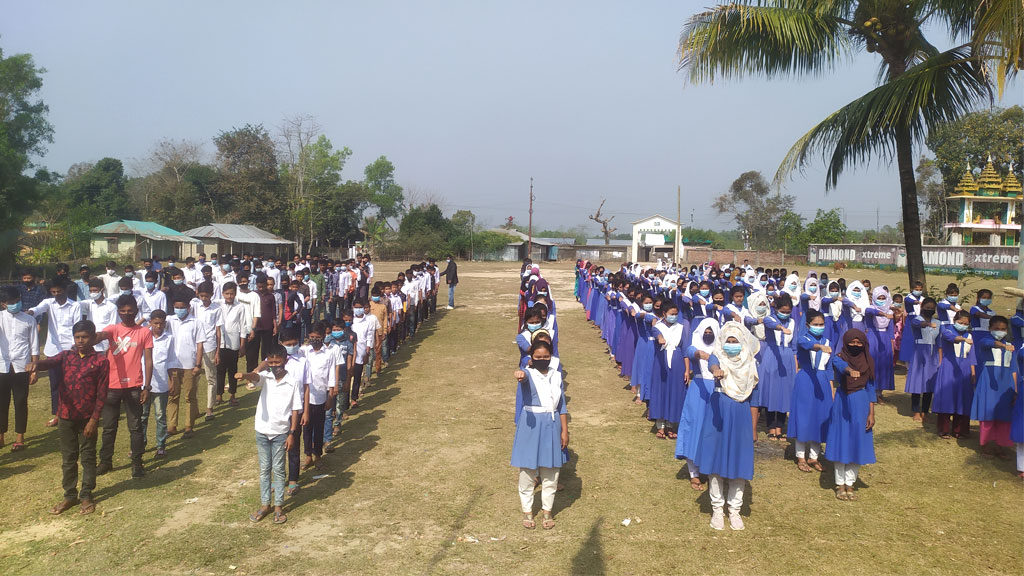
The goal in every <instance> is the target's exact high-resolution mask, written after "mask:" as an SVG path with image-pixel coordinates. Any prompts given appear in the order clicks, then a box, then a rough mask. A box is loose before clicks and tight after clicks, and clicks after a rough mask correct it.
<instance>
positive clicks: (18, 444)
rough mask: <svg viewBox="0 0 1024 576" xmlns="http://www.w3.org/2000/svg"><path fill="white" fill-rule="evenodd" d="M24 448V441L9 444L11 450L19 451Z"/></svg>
mask: <svg viewBox="0 0 1024 576" xmlns="http://www.w3.org/2000/svg"><path fill="white" fill-rule="evenodd" d="M24 449H25V443H24V442H15V443H14V444H11V452H21V451H22V450H24Z"/></svg>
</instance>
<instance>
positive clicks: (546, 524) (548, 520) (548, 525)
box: [541, 510, 555, 530]
mask: <svg viewBox="0 0 1024 576" xmlns="http://www.w3.org/2000/svg"><path fill="white" fill-rule="evenodd" d="M541 526H542V527H543V528H544V529H545V530H551V529H552V528H554V527H555V519H554V518H552V517H551V512H548V511H547V510H545V511H544V521H543V522H542V523H541Z"/></svg>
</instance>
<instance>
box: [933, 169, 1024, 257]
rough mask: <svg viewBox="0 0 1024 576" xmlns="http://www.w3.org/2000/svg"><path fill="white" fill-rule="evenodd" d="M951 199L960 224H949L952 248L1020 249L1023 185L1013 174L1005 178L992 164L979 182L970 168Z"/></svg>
mask: <svg viewBox="0 0 1024 576" xmlns="http://www.w3.org/2000/svg"><path fill="white" fill-rule="evenodd" d="M953 192H954V193H953V195H952V196H949V197H948V200H949V202H950V209H951V210H950V213H951V215H952V214H956V215H957V217H958V219H957V221H956V222H950V223H948V224H946V228H947V229H948V230H949V232H950V237H949V243H950V245H952V246H1018V245H1019V244H1020V231H1021V202H1022V200H1024V196H1022V194H1021V183H1020V181H1019V180H1018V179H1017V177H1016V176H1015V175H1014V174H1013V165H1012V164H1011V165H1010V170H1009V174H1008V175H1007V177H1006V178H1005V179H1004V178H1002V177H1000V176H999V173H998V172H996V169H995V166H993V164H992V157H991V156H989V159H988V164H986V165H985V168H984V169H983V170H982V171H981V174H979V175H978V178H977V180H975V178H974V175H973V174H972V172H971V168H970V166H968V167H967V172H965V173H964V175H963V177H962V178H960V182H959V183H958V184H957V185H956V188H954V189H953Z"/></svg>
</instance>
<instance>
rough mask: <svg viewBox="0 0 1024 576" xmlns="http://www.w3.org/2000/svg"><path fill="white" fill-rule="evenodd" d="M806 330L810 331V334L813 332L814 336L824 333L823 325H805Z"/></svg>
mask: <svg viewBox="0 0 1024 576" xmlns="http://www.w3.org/2000/svg"><path fill="white" fill-rule="evenodd" d="M807 331H808V332H810V333H811V334H814V335H815V336H821V335H822V334H824V333H825V327H824V326H808V327H807Z"/></svg>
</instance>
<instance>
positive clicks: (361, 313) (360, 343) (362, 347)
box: [349, 300, 380, 408]
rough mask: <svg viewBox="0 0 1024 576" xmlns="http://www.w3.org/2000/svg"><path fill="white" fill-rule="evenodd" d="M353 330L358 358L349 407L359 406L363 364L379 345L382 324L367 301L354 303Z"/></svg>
mask: <svg viewBox="0 0 1024 576" xmlns="http://www.w3.org/2000/svg"><path fill="white" fill-rule="evenodd" d="M352 316H353V319H352V332H354V333H355V335H356V358H355V364H354V365H353V366H352V385H351V386H352V394H351V399H350V401H349V408H355V407H356V406H357V403H356V401H357V400H359V387H360V384H361V383H362V379H363V366H364V365H365V364H366V361H367V360H368V359H369V357H370V352H372V351H373V349H374V347H375V346H376V345H377V332H378V330H379V329H380V324H379V323H378V322H377V317H376V316H374V315H373V314H368V313H367V312H366V302H363V301H361V300H360V301H356V303H355V304H353V305H352Z"/></svg>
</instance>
